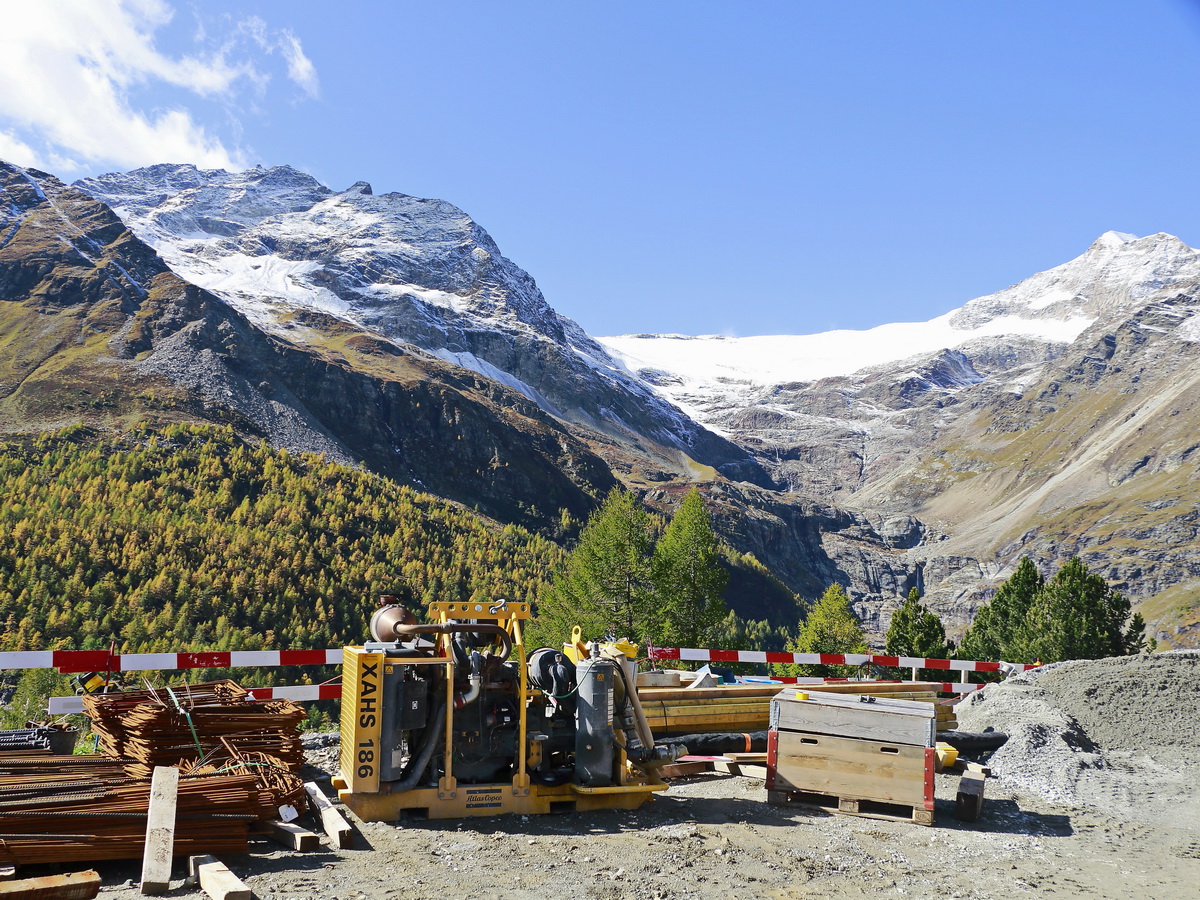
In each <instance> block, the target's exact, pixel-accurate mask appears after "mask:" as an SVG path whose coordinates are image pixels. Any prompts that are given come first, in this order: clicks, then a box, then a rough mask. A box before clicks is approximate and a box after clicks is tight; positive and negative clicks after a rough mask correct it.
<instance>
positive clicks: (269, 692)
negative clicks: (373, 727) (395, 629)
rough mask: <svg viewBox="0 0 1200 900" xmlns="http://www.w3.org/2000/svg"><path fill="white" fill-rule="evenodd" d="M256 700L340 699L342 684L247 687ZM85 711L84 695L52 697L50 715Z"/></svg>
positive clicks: (308, 700) (301, 700)
mask: <svg viewBox="0 0 1200 900" xmlns="http://www.w3.org/2000/svg"><path fill="white" fill-rule="evenodd" d="M246 692H247V693H248V694H249V695H250V697H251V698H252V699H254V700H295V701H296V702H298V703H307V702H311V701H313V700H340V699H341V697H342V686H341V685H340V684H295V685H288V686H287V687H265V688H246ZM81 712H83V698H82V697H51V698H50V715H52V716H65V715H67V714H68V713H81Z"/></svg>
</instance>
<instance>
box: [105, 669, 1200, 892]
mask: <svg viewBox="0 0 1200 900" xmlns="http://www.w3.org/2000/svg"><path fill="white" fill-rule="evenodd" d="M1155 659H1157V658H1151V660H1155ZM1061 665H1062V666H1072V665H1082V664H1074V663H1068V664H1061ZM1115 665H1116V664H1114V663H1112V662H1111V661H1100V663H1088V664H1086V666H1090V667H1091V668H1087V667H1084V668H1079V669H1075V670H1071V669H1066V670H1063V669H1061V668H1059V669H1058V670H1057V674H1055V667H1047V669H1046V670H1045V673H1044V674H1042V673H1039V676H1037V677H1035V678H1030V679H1023V680H1020V681H1013V683H1012V684H1011V685H1010V684H1009V683H1008V682H1006V683H1005V684H1004V685H997V686H996V687H995V688H988V689H987V691H986V692H980V694H979V695H976V696H977V699H975V700H973V701H972V703H971V708H970V709H969V710H968V709H964V710H963V712H964V714H965V715H966V717H967V718H969V719H970V720H971V721H973V722H974V725H973V726H972V727H973V729H974V730H982V727H980V726H981V725H982V723H983V722H987V721H991V722H993V723H994V727H996V728H997V730H1003V729H1004V728H1005V727H1007V728H1010V729H1011V731H1012V733H1013V737H1012V738H1011V739H1010V744H1009V746H1007V747H1005V748H1003V749H1002V750H1001V751H999V752H998V753H997V754H996V755H995V757H994V761H995V764H996V770H997V776H998V777H994V778H989V779H988V782H987V799H986V802H985V805H984V813H983V817H982V819H981V820H980V821H979V822H976V823H964V822H959V821H957V820H956V819H955V818H954V816H953V810H954V795H955V792H956V790H957V781H958V779H957V776H953V775H939V776H937V784H936V791H937V798H938V800H937V810H936V822H935V825H934V826H933V827H931V828H930V827H922V826H919V825H914V824H910V823H908V822H898V821H890V820H878V819H869V818H858V817H853V816H843V815H836V814H827V813H824V812H820V811H816V810H812V809H807V808H801V807H777V806H770V805H768V804H767V803H766V791H765V790H764V788H763V782H762V781H761V780H760V779H754V778H749V777H743V776H733V775H724V774H706V775H699V776H694V777H691V778H686V779H678V780H676V781H674V782H673V783H672V785H671V788H670V790H668V791H666V792H665V793H663V794H661V795H659V796H658V797H656V798H655V799H654V800H653V802H651V803H649V804H647V805H645V806H643V807H642V808H641V809H638V810H632V811H605V812H595V813H575V814H566V815H553V816H532V817H521V816H512V815H508V816H500V817H495V818H480V819H471V820H464V821H449V822H426V821H401V822H399V823H361V822H358V821H357V820H353V819H352V821H353V824H354V825H355V827H356V829H357V834H356V837H355V845H354V847H353V848H352V849H348V850H331V849H328V848H327V847H326V848H324V849H322V850H319V851H316V852H311V853H296V852H292V851H288V850H284V849H283V848H281V847H279V846H278V845H275V844H272V843H271V842H269V841H268V840H267V839H265V838H261V839H259V838H256V839H255V840H254V843H253V851H252V853H251V854H250V855H247V856H242V857H232V858H229V859H227V860H226V863H227V864H228V865H229V867H230V868H231V869H232V870H233V871H234V872H235V873H236V874H237V875H238V876H240V877H241V878H242V879H243V880H244V881H245V882H246V883H247V884H248V885H249V886H250V887H251V888H252V889H253V891H254V894H255V896H257V897H259V898H262V900H309V898H342V900H347V898H377V897H378V898H404V900H410V898H411V900H452V898H461V897H468V896H475V895H478V894H483V893H495V894H500V893H502V894H503V896H504V897H506V898H512V900H525V898H538V900H544V898H547V897H560V896H571V897H576V898H588V900H626V898H628V900H634V898H637V900H653V898H658V900H684V898H695V900H731V898H742V897H762V898H772V900H799V898H809V897H812V898H817V897H820V898H859V897H877V896H885V897H892V896H895V897H909V898H938V900H941V898H955V897H961V898H983V900H987V898H1013V897H1087V898H1113V900H1128V898H1130V897H1138V898H1153V900H1168V898H1169V900H1190V898H1200V789H1198V787H1197V782H1198V781H1200V777H1197V776H1200V755H1197V752H1196V747H1195V744H1194V743H1192V744H1191V745H1190V746H1176V745H1175V744H1173V743H1172V742H1173V741H1175V742H1177V743H1178V742H1182V741H1183V739H1184V738H1185V737H1187V736H1189V735H1191V734H1192V729H1194V728H1196V727H1200V725H1198V724H1197V721H1196V718H1197V717H1196V715H1195V712H1196V705H1197V704H1198V703H1200V677H1198V672H1200V657H1196V656H1192V657H1181V658H1179V659H1175V660H1168V661H1166V662H1152V663H1146V662H1144V661H1143V662H1142V663H1138V662H1136V661H1133V662H1130V663H1128V664H1127V665H1126V666H1124V667H1121V668H1119V669H1118V668H1114V666H1115ZM1136 665H1143V666H1145V668H1144V669H1132V668H1129V666H1136ZM1118 676H1119V677H1118ZM1039 678H1040V682H1039V680H1038V679H1039ZM1121 678H1124V682H1122V681H1121ZM1156 679H1157V680H1156ZM1125 682H1127V683H1128V684H1129V685H1134V686H1138V685H1159V683H1160V682H1161V684H1162V685H1168V686H1169V689H1167V690H1166V691H1165V694H1166V695H1167V696H1159V695H1160V694H1163V693H1164V691H1163V690H1161V689H1160V688H1157V687H1156V688H1155V691H1154V695H1155V697H1158V699H1157V700H1153V699H1149V700H1146V701H1144V702H1142V703H1141V704H1138V703H1132V704H1125V705H1124V706H1120V705H1118V704H1114V703H1111V702H1105V703H1103V704H1099V705H1098V704H1096V703H1093V702H1091V700H1090V699H1089V698H1093V699H1094V698H1095V697H1096V695H1097V692H1098V691H1099V693H1100V694H1103V688H1104V686H1106V685H1108V686H1111V685H1114V684H1121V683H1125ZM1039 684H1040V686H1039ZM1133 689H1134V688H1129V687H1127V688H1126V690H1125V693H1129V692H1130V691H1131V690H1133ZM1089 692H1090V693H1089ZM1101 699H1103V697H1101ZM1034 701H1036V703H1034ZM1031 704H1032V705H1031ZM1038 704H1040V706H1038ZM1042 707H1044V708H1042ZM1014 711H1015V712H1014ZM1036 717H1040V719H1038V721H1039V722H1040V723H1041V724H1039V725H1038V726H1037V727H1035V728H1031V727H1029V722H1030V721H1032V720H1033V718H1036ZM1117 718H1123V719H1124V720H1126V726H1128V727H1125V728H1123V729H1122V730H1120V731H1119V732H1117V731H1113V728H1112V724H1113V721H1114V720H1115V719H1117ZM1134 723H1136V727H1133V725H1134ZM1172 723H1174V725H1172ZM1002 726H1003V727H1002ZM1172 727H1174V728H1175V730H1174V731H1172V730H1171V729H1172ZM1089 730H1090V731H1089ZM1089 734H1090V737H1089ZM1134 734H1137V735H1139V736H1140V739H1141V741H1142V743H1141V745H1140V746H1133V747H1131V746H1127V744H1128V743H1129V739H1130V736H1131V735H1134ZM1062 735H1067V736H1068V737H1069V738H1070V740H1069V741H1067V742H1065V743H1064V742H1063V741H1061V740H1059V738H1061V736H1062ZM1118 736H1119V738H1120V739H1118ZM1103 740H1108V742H1109V745H1108V746H1105V744H1104V743H1103ZM1189 740H1190V738H1189ZM335 753H336V747H327V748H324V749H321V750H315V751H313V752H312V753H311V754H310V761H311V762H314V763H317V764H318V765H319V766H321V767H322V768H323V769H324V770H325V771H321V770H320V769H310V770H309V771H307V772H306V773H305V775H306V777H308V778H310V779H314V778H324V779H325V780H324V782H323V784H324V785H325V787H326V788H327V789H328V769H329V768H331V763H332V760H333V758H334V754H335ZM1006 759H1007V762H1006ZM1006 773H1007V774H1006ZM1035 775H1036V776H1037V777H1036V778H1035V777H1034V776H1035ZM1039 779H1040V780H1039ZM308 827H310V828H312V829H313V830H319V829H318V828H317V827H316V826H315V825H313V824H311V823H309V825H308ZM98 868H99V871H100V873H101V876H102V877H103V879H104V888H103V890H102V891H101V897H104V898H110V900H133V898H135V897H140V896H141V895H140V893H139V892H138V889H137V879H138V877H139V870H140V867H139V866H137V865H134V864H132V863H123V864H105V865H102V866H100V867H98ZM183 874H184V872H183V865H182V861H179V862H177V868H176V875H177V877H178V878H180V879H182V877H183ZM169 896H172V897H187V898H192V897H202V896H204V895H203V894H202V893H201V892H200V891H199V890H198V889H196V888H194V887H190V886H187V885H185V884H183V883H182V881H177V882H175V883H174V886H173V889H172V890H171V892H170V894H169Z"/></svg>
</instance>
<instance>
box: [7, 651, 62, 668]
mask: <svg viewBox="0 0 1200 900" xmlns="http://www.w3.org/2000/svg"><path fill="white" fill-rule="evenodd" d="M52 668H54V651H53V650H10V651H8V652H6V653H0V669H52Z"/></svg>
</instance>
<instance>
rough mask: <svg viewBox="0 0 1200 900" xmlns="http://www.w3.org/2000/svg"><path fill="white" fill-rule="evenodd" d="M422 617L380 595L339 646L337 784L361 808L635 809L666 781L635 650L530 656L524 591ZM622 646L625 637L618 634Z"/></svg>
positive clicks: (458, 812) (380, 811)
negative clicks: (361, 629)
mask: <svg viewBox="0 0 1200 900" xmlns="http://www.w3.org/2000/svg"><path fill="white" fill-rule="evenodd" d="M429 611H430V614H431V616H433V617H435V621H434V622H433V623H430V624H418V623H417V622H416V619H415V618H414V617H413V616H412V614H411V613H410V612H408V611H407V610H406V609H404V608H403V607H401V606H396V605H387V606H382V607H380V608H379V609H378V610H377V611H376V612H375V615H374V616H373V617H372V619H371V629H370V630H371V636H372V638H374V640H373V641H372V642H369V643H367V644H365V645H364V646H362V647H346V648H345V650H344V651H343V654H342V710H341V757H340V776H339V777H337V778H335V779H334V786H335V787H336V788H337V789H338V795H339V797H340V798H341V800H342V802H343V803H345V804H346V806H347V807H349V808H350V809H351V810H353V811H354V813H355V814H356V815H357V816H358V817H359V818H360V819H363V820H365V821H375V822H378V821H392V820H394V819H397V818H399V816H400V814H401V813H402V812H405V811H409V812H412V813H415V814H423V815H425V816H427V817H428V818H430V819H446V818H457V817H462V816H489V815H498V814H501V813H521V814H532V813H550V812H571V811H575V810H580V811H582V810H592V809H633V808H635V807H637V806H640V805H641V804H642V803H644V802H645V801H646V800H648V799H650V798H651V797H652V796H653V794H654V792H655V791H661V790H664V789H665V788H666V786H667V785H666V783H665V782H664V781H663V779H662V778H661V777H660V775H659V774H658V769H659V767H661V766H662V765H664V764H666V763H668V762H670V761H672V760H673V759H675V758H677V757H678V756H679V755H681V754H683V753H686V749H685V748H683V747H681V746H677V745H676V746H667V747H655V744H654V737H653V735H652V734H651V732H650V727H649V725H648V724H647V722H646V717H645V715H644V714H643V713H642V710H641V706H640V704H639V703H638V699H637V690H636V687H635V684H636V675H635V673H634V672H633V666H632V660H630V659H629V658H628V656H627V654H625V653H622V652H621V650H619V649H617V648H616V647H614V646H612V645H609V646H608V647H607V648H602V647H600V646H599V645H597V644H592V645H590V646H589V647H588V648H587V649H588V655H587V656H586V657H584V658H581V659H580V660H579V661H578V663H576V662H575V661H573V660H572V659H570V658H568V656H566V655H565V654H563V653H561V652H560V651H558V650H553V649H550V648H541V649H538V650H535V651H534V652H533V653H531V654H530V655H529V657H528V658H526V655H525V647H524V641H523V638H522V632H521V623H522V622H523V621H524V620H526V619H528V618H529V614H530V613H529V605H528V604H526V603H509V602H507V601H503V600H501V601H498V602H495V603H486V602H467V603H433V604H430V606H429ZM622 649H625V648H622Z"/></svg>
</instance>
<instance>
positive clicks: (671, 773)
mask: <svg viewBox="0 0 1200 900" xmlns="http://www.w3.org/2000/svg"><path fill="white" fill-rule="evenodd" d="M712 770H713V764H712V760H708V759H706V760H702V761H701V760H697V761H696V762H674V763H671V764H670V765H666V766H661V767H660V768H659V770H658V774H659V775H661V776H662V777H663V778H684V777H686V776H688V775H701V774H703V773H704V772H711V771H712Z"/></svg>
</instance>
